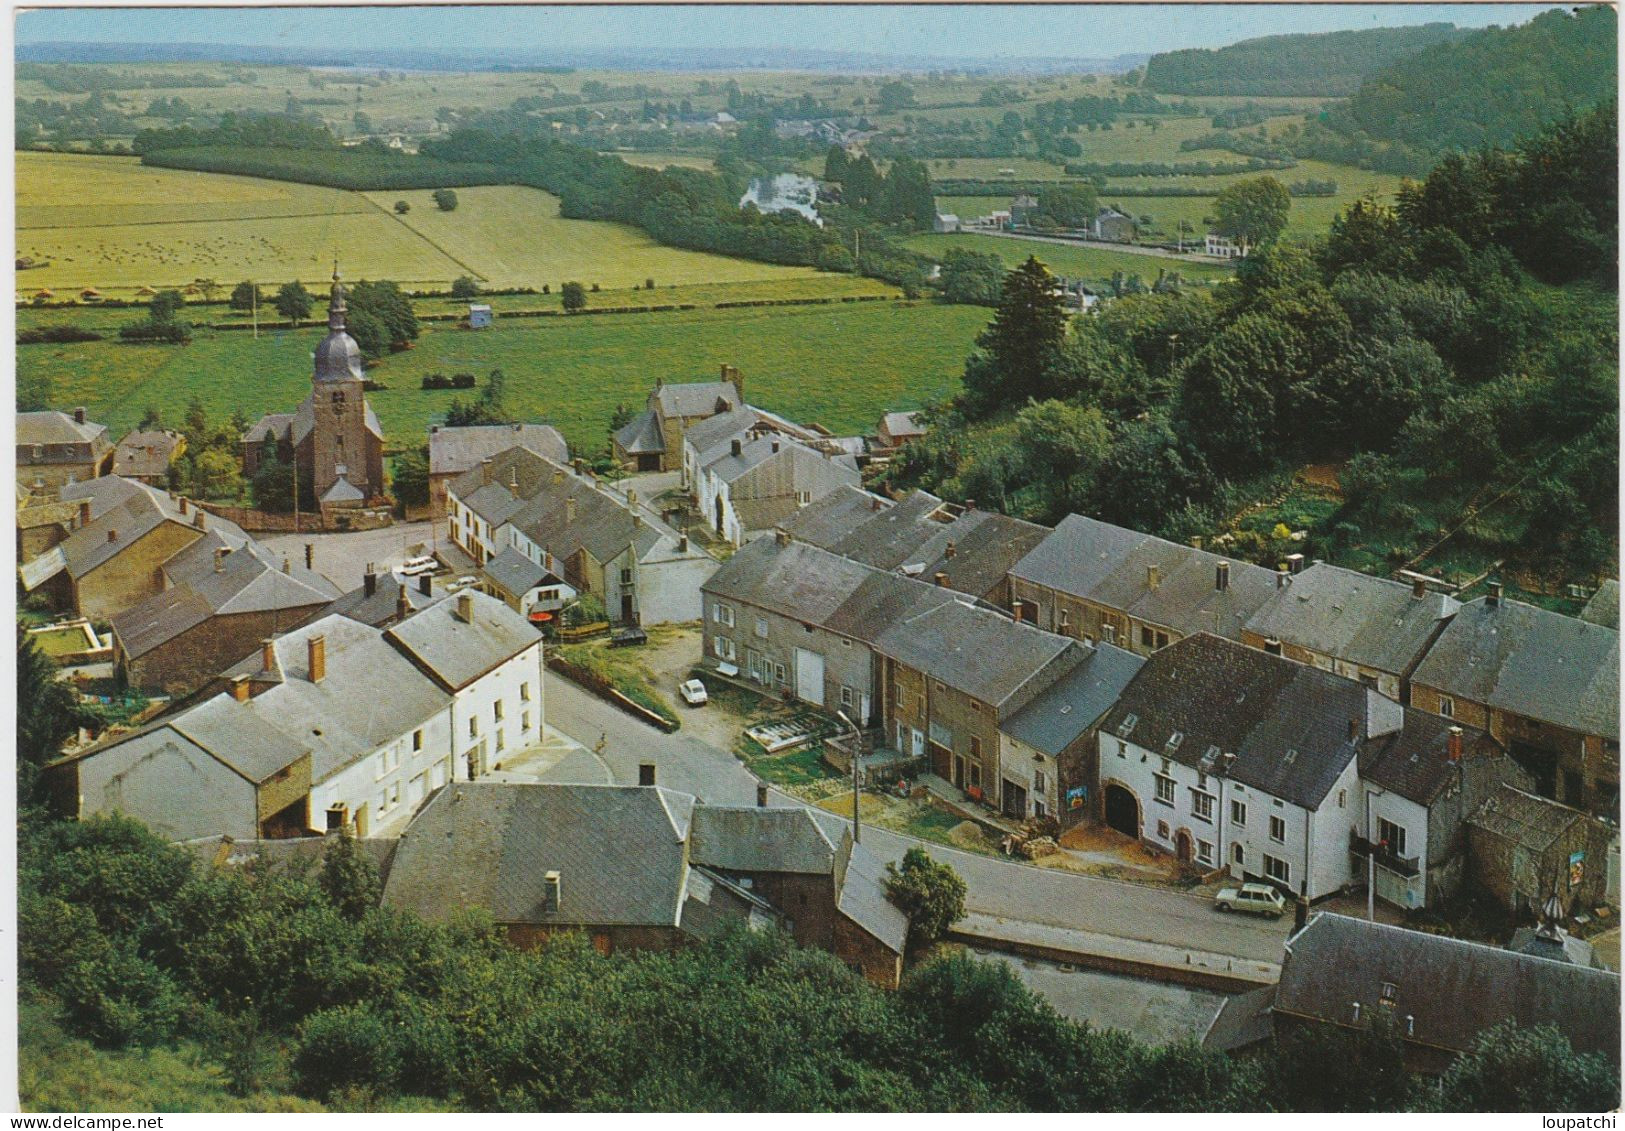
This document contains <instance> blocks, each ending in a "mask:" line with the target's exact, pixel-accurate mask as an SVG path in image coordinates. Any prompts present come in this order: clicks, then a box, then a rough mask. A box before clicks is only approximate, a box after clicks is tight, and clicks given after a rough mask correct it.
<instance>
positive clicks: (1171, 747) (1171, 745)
mask: <svg viewBox="0 0 1625 1131" xmlns="http://www.w3.org/2000/svg"><path fill="white" fill-rule="evenodd" d="M1184 741H1185V735H1184V733H1183V732H1181V731H1177V730H1176V731H1174V733H1173V734H1170V735H1169V736H1168V753H1170V754H1172V753H1173V752H1174V751H1175V750H1178V749H1179V744H1180V743H1182V742H1184Z"/></svg>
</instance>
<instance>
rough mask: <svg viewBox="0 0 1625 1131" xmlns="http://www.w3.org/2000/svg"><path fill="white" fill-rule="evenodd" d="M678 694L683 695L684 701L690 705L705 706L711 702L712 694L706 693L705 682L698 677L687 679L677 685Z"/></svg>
mask: <svg viewBox="0 0 1625 1131" xmlns="http://www.w3.org/2000/svg"><path fill="white" fill-rule="evenodd" d="M677 694H679V695H681V696H682V697H683V702H684V703H687V704H688V705H689V706H690V707H703V706H705V705H706V703H708V702H710V700H711V697H710V695H708V694H706V690H705V684H703V683H701V682H700V681H699V680H697V679H690V680H685V681H683V682H682V683H681V684H679V685H678V686H677Z"/></svg>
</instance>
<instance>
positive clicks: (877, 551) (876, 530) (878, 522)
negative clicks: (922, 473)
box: [823, 491, 949, 569]
mask: <svg viewBox="0 0 1625 1131" xmlns="http://www.w3.org/2000/svg"><path fill="white" fill-rule="evenodd" d="M948 518H949V515H948V512H947V510H946V509H945V508H944V506H943V502H942V500H941V499H939V498H937V497H936V496H935V495H932V494H930V493H928V492H926V491H915V492H913V493H912V494H910V495H909V496H908V497H906V498H904V499H902V500H900V501H899V502H897V503H895V504H893V505H892V506H889V507H885V508H882V509H881V510H879V511H877V512H874V513H872V514H871V515H870V516H869V517H868V518H867V519H865V520H864V521H863V522H861V523H859V524H858V525H857V526H856V527H854V528H853V529H852V530H850V531H849V532H848V533H847V534H846V535H845V536H843V537H841V538H839V539H837V540H836V541H835V542H833V543H824V544H823V548H824V549H826V550H829V551H831V552H832V553H836V554H840V555H841V556H843V557H849V558H852V559H854V560H855V561H860V562H862V563H863V564H864V565H871V566H874V567H875V568H876V569H896V568H898V567H899V566H901V565H902V564H903V563H904V562H906V561H908V560H909V555H911V554H913V553H914V552H915V551H916V550H918V549H919V548H920V547H921V546H922V545H924V544H925V543H926V542H927V541H929V540H930V539H931V538H932V536H934V535H935V534H937V533H938V532H939V527H941V526H943V525H944V524H945V523H946V522H947V521H948Z"/></svg>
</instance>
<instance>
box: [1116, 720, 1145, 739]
mask: <svg viewBox="0 0 1625 1131" xmlns="http://www.w3.org/2000/svg"><path fill="white" fill-rule="evenodd" d="M1139 721H1140V716H1139V715H1134V714H1130V715H1125V716H1124V717H1123V721H1122V722H1120V723H1118V724H1117V734H1118V737H1120V738H1127V737H1128V736H1129V735H1131V734H1133V733H1134V724H1135V723H1137V722H1139Z"/></svg>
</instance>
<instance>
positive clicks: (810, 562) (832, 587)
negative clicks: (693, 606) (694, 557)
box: [700, 538, 873, 625]
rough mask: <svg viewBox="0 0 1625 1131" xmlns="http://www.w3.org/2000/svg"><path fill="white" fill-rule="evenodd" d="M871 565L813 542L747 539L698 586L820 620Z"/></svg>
mask: <svg viewBox="0 0 1625 1131" xmlns="http://www.w3.org/2000/svg"><path fill="white" fill-rule="evenodd" d="M872 573H873V571H872V570H870V569H867V568H866V567H864V566H862V565H859V564H858V563H857V562H853V561H848V560H846V559H845V558H840V557H837V556H836V555H834V554H830V553H828V552H826V551H824V550H820V549H818V548H817V547H815V546H808V545H806V544H804V543H801V542H791V543H790V544H789V545H788V546H781V545H779V544H778V541H777V540H776V539H773V538H759V539H757V540H756V541H754V542H750V543H747V544H746V545H745V547H744V548H743V549H741V550H740V551H739V552H738V553H736V554H735V555H734V556H733V557H731V558H729V559H728V560H727V561H726V562H724V563H723V564H722V566H721V567H720V568H719V569H718V570H717V571H716V572H715V573H713V574H712V575H711V576H710V578H709V579H708V580H707V581H706V582H705V584H704V585H702V586H701V587H700V588H701V589H702V591H704V592H706V593H709V594H711V595H712V596H716V597H721V598H724V599H725V600H734V601H739V602H742V603H744V604H747V605H755V606H757V607H759V608H764V609H768V610H770V611H772V612H776V613H779V614H780V615H782V616H787V617H790V618H792V619H795V620H800V621H805V622H807V623H810V624H817V625H823V624H825V623H826V622H827V621H828V620H829V619H830V617H831V616H832V615H833V614H834V613H835V611H836V610H837V609H839V608H840V607H841V605H842V603H843V602H845V601H846V600H847V598H849V597H851V596H852V594H853V593H855V592H857V590H858V587H859V586H861V585H862V584H863V583H864V582H865V581H866V580H868V579H869V578H870V576H871V575H872Z"/></svg>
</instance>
